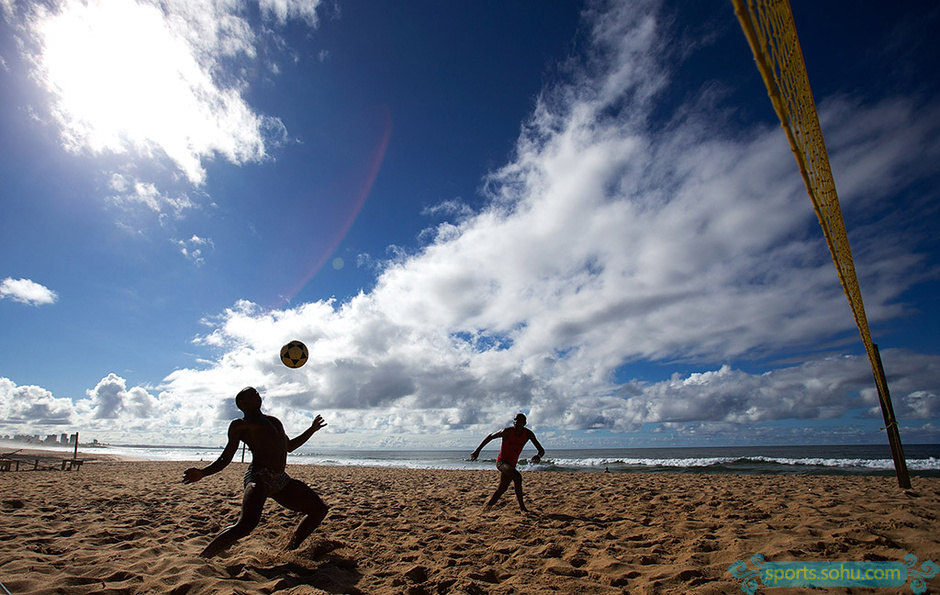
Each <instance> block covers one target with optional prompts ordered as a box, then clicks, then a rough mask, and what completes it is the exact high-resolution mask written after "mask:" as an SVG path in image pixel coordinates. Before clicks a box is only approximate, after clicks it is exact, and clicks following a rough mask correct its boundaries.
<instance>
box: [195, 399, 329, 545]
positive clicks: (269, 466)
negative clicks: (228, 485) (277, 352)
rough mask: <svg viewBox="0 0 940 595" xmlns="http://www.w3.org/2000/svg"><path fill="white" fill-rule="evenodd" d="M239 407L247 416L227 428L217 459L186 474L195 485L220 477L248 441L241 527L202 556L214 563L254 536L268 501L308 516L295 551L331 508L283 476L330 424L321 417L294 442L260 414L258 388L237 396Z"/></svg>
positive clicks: (224, 533) (234, 527) (297, 536)
mask: <svg viewBox="0 0 940 595" xmlns="http://www.w3.org/2000/svg"><path fill="white" fill-rule="evenodd" d="M235 405H237V406H238V408H239V409H241V411H242V412H243V413H244V414H245V417H243V418H242V419H236V420H234V421H232V423H231V424H230V425H229V427H228V444H226V445H225V449H224V450H223V451H222V454H221V455H219V458H218V459H216V461H215V462H214V463H212V464H211V465H209V466H208V467H204V468H202V469H196V468H192V469H187V470H186V472H185V473H184V474H183V483H194V482H197V481H199V480H200V479H202V478H203V477H205V476H207V475H212V474H213V473H218V472H219V471H221V470H222V469H224V468H225V467H226V466H227V465H228V464H229V463H231V462H232V457H233V456H235V452H236V451H237V450H238V443H239V442H244V443H245V444H247V445H248V448H250V449H251V465H249V466H248V471H246V472H245V495H244V496H243V497H242V511H241V515H240V516H239V517H238V522H236V523H235V524H234V525H232V526H231V527H227V528H226V529H225V530H223V531H222V532H221V533H219V534H218V535H217V536H216V537H215V539H213V540H212V541H211V542H210V543H209V545H208V546H206V549H204V550H203V551H202V553H201V554H199V555H200V556H202V557H204V558H211V557H213V556H215V555H216V554H218V553H219V552H221V551H223V550H225V549H228V547H229V546H231V545H232V544H233V543H235V542H236V541H238V540H239V539H241V538H242V537H244V536H246V535H248V534H249V533H251V531H252V530H253V529H254V528H255V527H256V526H257V525H258V521H260V520H261V511H262V510H263V509H264V501H265V500H267V498H268V496H270V497H271V498H274V500H275V501H276V502H277V503H278V504H280V505H281V506H284V507H287V508H290V509H291V510H296V511H299V512H303V513H306V515H307V516H306V517H304V519H303V520H302V521H301V522H300V524H299V525H298V526H297V529H296V531H295V532H294V536H293V537H292V538H291V540H290V542H289V543H288V545H287V549H290V550H294V549H297V548H298V547H300V544H301V543H303V541H304V539H306V538H307V536H309V535H310V534H311V533H312V532H313V530H314V529H316V528H317V526H319V525H320V523H321V522H322V521H323V519H324V518H325V517H326V513H327V511H328V510H329V508H328V507H327V506H326V504H324V503H323V500H321V499H320V497H319V496H318V495H317V493H316V492H314V491H313V490H312V489H310V486H308V485H307V484H305V483H303V482H301V481H298V480H296V479H291V478H290V477H289V476H288V475H287V473H285V472H284V469H285V468H286V467H287V453H289V452H291V451H293V450H294V449H296V448H297V447H299V446H301V445H302V444H303V443H304V442H306V441H307V440H308V439H309V438H310V436H312V435H313V433H314V432H316V431H317V430H319V429H320V428H322V427H323V426H325V425H326V423H325V422H324V421H323V418H322V417H321V416H319V415H318V416H317V417H316V418H315V419H314V420H313V423H312V424H310V427H309V428H307V429H306V431H304V433H303V434H301V435H299V436H297V437H296V438H292V439H291V438H288V437H287V434H286V433H285V432H284V426H283V425H281V422H280V420H278V419H277V418H276V417H272V416H270V415H265V414H263V413H261V395H260V394H259V393H258V391H257V390H255V389H254V388H251V387H248V388H246V389H243V390H242V391H241V392H240V393H238V395H237V396H236V397H235Z"/></svg>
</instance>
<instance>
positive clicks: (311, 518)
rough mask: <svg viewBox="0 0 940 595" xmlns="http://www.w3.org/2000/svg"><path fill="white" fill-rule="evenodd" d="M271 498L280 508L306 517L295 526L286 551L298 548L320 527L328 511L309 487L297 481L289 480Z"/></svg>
mask: <svg viewBox="0 0 940 595" xmlns="http://www.w3.org/2000/svg"><path fill="white" fill-rule="evenodd" d="M271 497H272V498H274V500H275V501H277V502H278V504H280V505H281V506H284V507H286V508H290V509H291V510H296V511H298V512H303V513H305V514H306V515H307V516H306V517H304V520H302V521H300V524H299V525H297V529H296V530H295V531H294V536H293V537H291V540H290V542H288V544H287V549H289V550H295V549H297V548H298V547H300V544H301V543H303V542H304V540H305V539H307V537H309V536H310V534H311V533H313V531H314V529H316V528H317V527H319V526H320V523H322V522H323V519H324V518H326V513H327V512H329V510H330V508H329V507H328V506H327V505H326V504H324V502H323V500H321V499H320V496H318V495H317V493H316V492H314V491H313V489H311V488H310V486H308V485H307V484H305V483H304V482H302V481H300V480H297V479H292V480H290V482H289V483H288V484H287V485H286V486H284V489H283V490H281V491H280V492H278V493H277V494H275V495H273V496H271Z"/></svg>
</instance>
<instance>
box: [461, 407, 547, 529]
mask: <svg viewBox="0 0 940 595" xmlns="http://www.w3.org/2000/svg"><path fill="white" fill-rule="evenodd" d="M525 424H526V418H525V415H524V414H522V413H518V414H516V418H515V419H514V420H513V425H511V426H509V427H508V428H503V429H502V430H499V431H498V432H493V433H492V434H490V435H489V436H487V437H486V438H484V439H483V442H481V443H480V446H478V447H477V449H476V450H475V451H473V453H471V454H470V460H471V461H475V460H477V457H478V456H480V451H481V450H483V447H484V446H486V445H487V444H489V442H490V441H491V440H496V439H497V438H502V439H503V442H502V446H500V449H499V456H497V457H496V468H497V469H499V473H500V478H499V486H498V487H497V488H496V491H495V492H493V496H492V497H491V498H490V500H489V502H487V503H486V506H484V507H483V510H489V509H490V508H491V507H492V506H493V505H494V504H496V501H497V500H499V497H500V496H502V495H503V492H505V491H506V489H507V488H508V487H509V482H512V483H513V484H514V486H515V490H516V500H518V501H519V510H521V511H522V512H529V510H528V509H527V508H526V507H525V504H524V503H523V501H522V474H521V473H519V470H518V469H516V463H518V462H519V454H520V453H522V448H523V447H524V446H525V445H526V442H528V441H529V440H531V441H532V444H533V445H535V448H537V449H539V452H538V454H537V455H533V456H532V462H533V463H538V462H539V461H541V460H542V457H543V456H545V449H544V448H542V445H541V444H539V441H538V440H536V438H535V434H534V433H533V432H532V430H530V429H528V428H526V427H525Z"/></svg>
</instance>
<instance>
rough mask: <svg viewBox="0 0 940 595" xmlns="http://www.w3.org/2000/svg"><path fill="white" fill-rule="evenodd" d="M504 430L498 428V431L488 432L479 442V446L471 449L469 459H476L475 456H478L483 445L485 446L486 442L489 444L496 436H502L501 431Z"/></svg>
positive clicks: (503, 430)
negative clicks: (473, 449)
mask: <svg viewBox="0 0 940 595" xmlns="http://www.w3.org/2000/svg"><path fill="white" fill-rule="evenodd" d="M505 431H506V430H505V428H504V429H502V430H500V431H498V432H493V433H492V434H490V435H489V436H487V437H486V438H484V439H483V442H481V443H480V446H478V447H477V449H476V450H475V451H473V452H472V453H470V460H471V461H475V460H477V457H478V456H480V451H481V450H483V447H484V446H486V445H487V444H489V443H490V442H491V441H493V440H496V439H497V438H502V437H503V432H505Z"/></svg>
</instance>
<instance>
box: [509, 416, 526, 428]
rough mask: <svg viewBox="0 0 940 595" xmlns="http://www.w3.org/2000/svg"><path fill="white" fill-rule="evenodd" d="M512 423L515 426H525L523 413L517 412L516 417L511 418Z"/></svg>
mask: <svg viewBox="0 0 940 595" xmlns="http://www.w3.org/2000/svg"><path fill="white" fill-rule="evenodd" d="M512 423H513V425H514V426H516V427H517V428H522V427H525V424H526V418H525V413H517V414H516V417H514V418H513V420H512Z"/></svg>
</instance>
